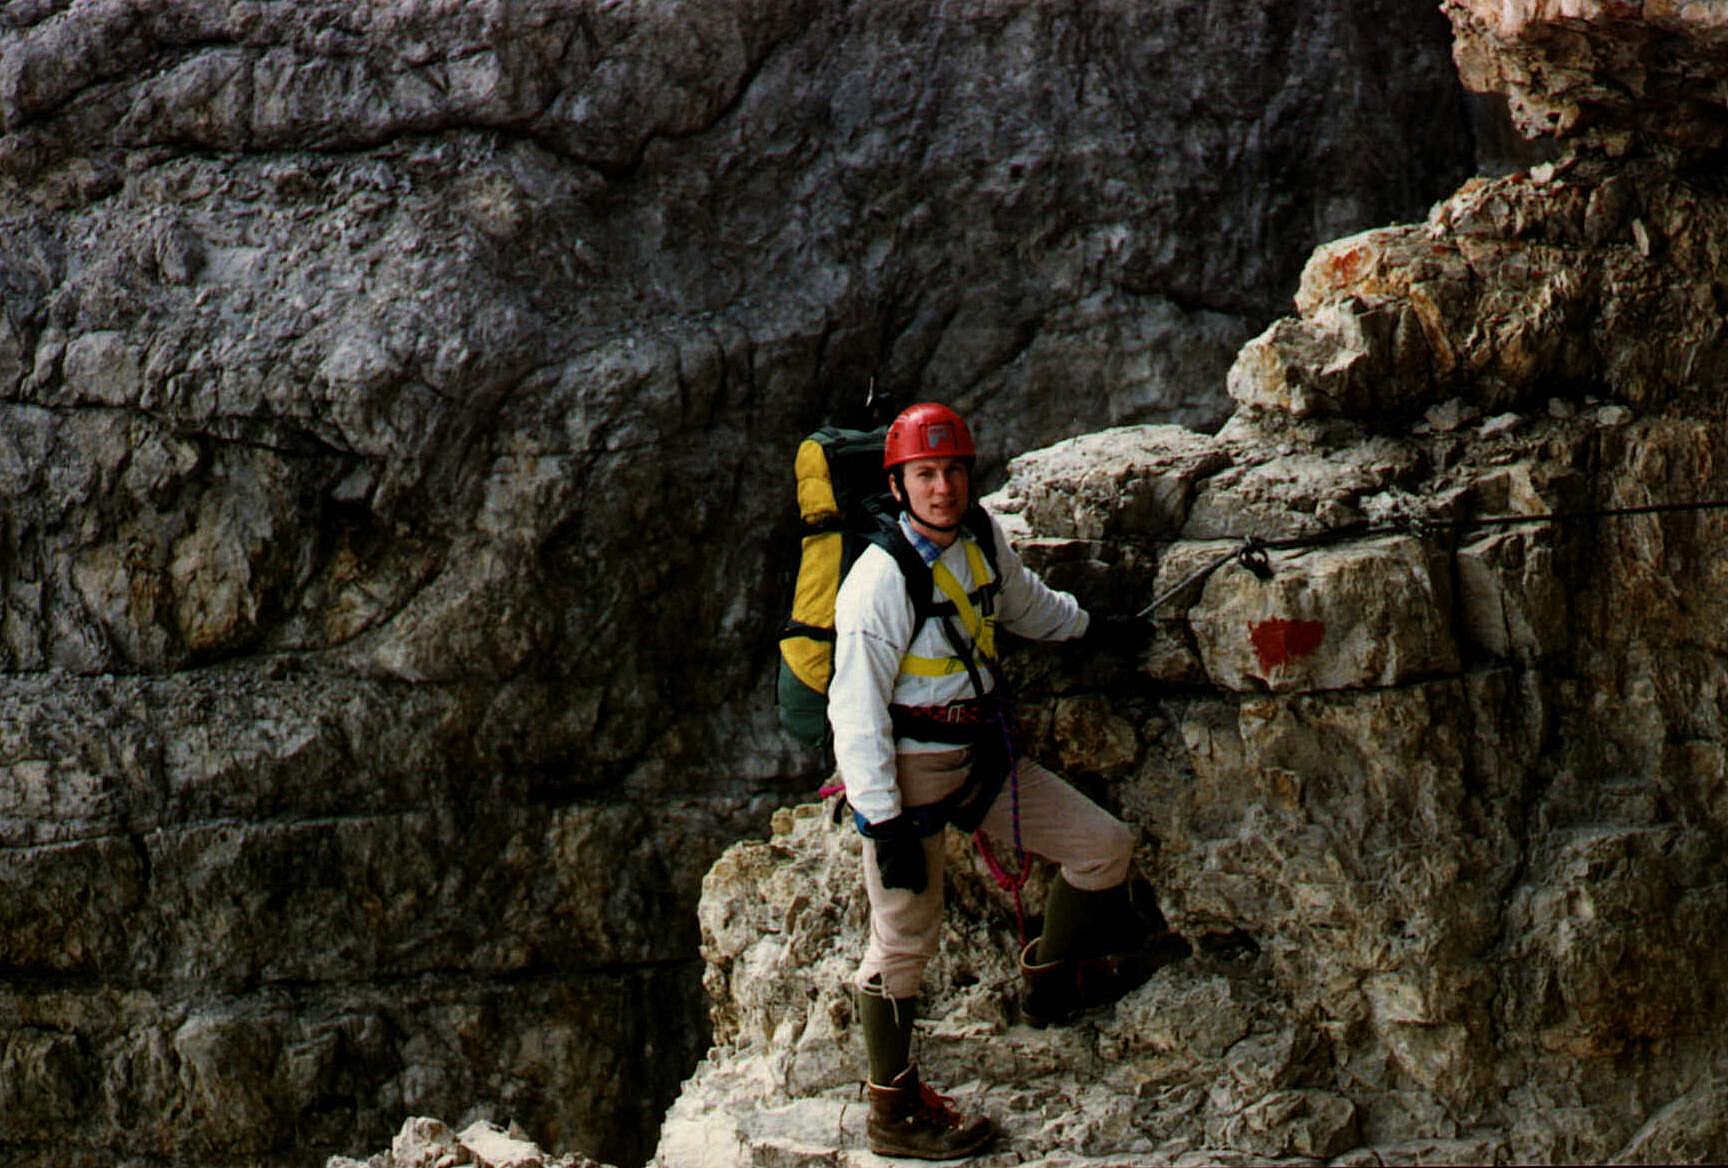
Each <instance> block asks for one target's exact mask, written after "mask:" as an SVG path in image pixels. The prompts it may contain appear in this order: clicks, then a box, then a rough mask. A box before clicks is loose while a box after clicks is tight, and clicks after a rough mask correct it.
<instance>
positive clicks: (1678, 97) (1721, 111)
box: [1441, 0, 1728, 152]
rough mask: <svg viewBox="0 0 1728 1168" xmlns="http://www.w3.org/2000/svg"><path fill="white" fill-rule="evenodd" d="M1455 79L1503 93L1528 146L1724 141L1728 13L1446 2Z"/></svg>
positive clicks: (1581, 2)
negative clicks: (1579, 141) (1540, 140)
mask: <svg viewBox="0 0 1728 1168" xmlns="http://www.w3.org/2000/svg"><path fill="white" fill-rule="evenodd" d="M1441 7H1442V8H1443V9H1444V10H1445V11H1446V14H1447V15H1448V16H1449V17H1451V19H1452V24H1453V27H1454V29H1455V30H1456V34H1457V47H1456V49H1455V55H1456V57H1457V60H1458V71H1459V73H1460V74H1461V75H1462V77H1463V79H1464V81H1465V84H1467V85H1469V86H1470V87H1471V88H1472V89H1476V90H1481V91H1493V92H1497V93H1503V94H1504V95H1506V97H1507V98H1509V104H1510V106H1511V110H1512V115H1513V118H1514V120H1515V121H1516V122H1517V124H1518V126H1519V128H1520V129H1521V130H1523V132H1524V133H1525V134H1527V135H1529V136H1530V137H1536V136H1537V135H1540V134H1548V135H1553V136H1556V137H1566V136H1586V137H1590V138H1594V139H1596V140H1598V141H1600V142H1602V143H1603V144H1604V145H1606V146H1608V147H1609V148H1610V149H1613V150H1615V151H1620V150H1624V149H1625V148H1626V146H1627V145H1628V144H1629V142H1631V141H1632V140H1634V139H1636V140H1639V141H1641V142H1643V143H1645V144H1648V145H1661V146H1665V147H1670V148H1675V149H1679V150H1683V151H1688V152H1690V151H1699V150H1713V149H1716V148H1718V147H1720V146H1721V145H1722V144H1723V143H1724V142H1728V95H1725V92H1724V90H1723V88H1722V85H1723V81H1724V80H1725V79H1728V13H1725V12H1724V11H1723V9H1722V6H1721V5H1720V4H1711V3H1698V2H1697V0H1643V2H1642V3H1636V4H1628V3H1624V2H1622V0H1445V2H1444V3H1443V4H1442V5H1441Z"/></svg>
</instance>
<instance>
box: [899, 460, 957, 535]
mask: <svg viewBox="0 0 1728 1168" xmlns="http://www.w3.org/2000/svg"><path fill="white" fill-rule="evenodd" d="M902 469H903V472H904V476H905V481H906V494H905V496H904V497H902V496H901V495H900V492H899V490H898V488H896V489H895V492H894V495H895V498H897V499H899V500H900V501H901V502H902V503H905V504H908V505H909V506H910V507H911V510H912V520H913V522H914V523H917V522H918V521H919V520H923V523H920V524H919V527H920V528H923V527H924V526H926V525H928V526H930V527H937V528H942V527H953V526H954V525H955V524H957V523H959V522H960V520H961V519H963V518H965V516H966V508H967V506H968V505H970V503H971V501H972V472H971V469H970V468H969V467H968V466H967V465H966V460H965V459H964V458H915V459H913V460H912V461H911V462H908V463H905V464H903V468H902ZM926 534H930V533H929V532H926Z"/></svg>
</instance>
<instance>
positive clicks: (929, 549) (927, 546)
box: [900, 511, 946, 566]
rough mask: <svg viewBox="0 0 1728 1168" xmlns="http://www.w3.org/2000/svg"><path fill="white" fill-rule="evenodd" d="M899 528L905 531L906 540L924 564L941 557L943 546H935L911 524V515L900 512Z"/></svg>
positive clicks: (933, 561) (929, 563)
mask: <svg viewBox="0 0 1728 1168" xmlns="http://www.w3.org/2000/svg"><path fill="white" fill-rule="evenodd" d="M900 530H901V531H903V532H905V533H906V542H907V543H909V544H911V545H912V549H913V550H914V551H916V552H917V553H918V557H919V559H921V560H923V561H924V563H925V565H926V566H932V565H934V564H935V563H936V561H937V560H939V559H941V558H942V553H943V552H944V551H945V550H946V549H945V548H940V547H937V546H936V544H934V543H933V542H931V540H930V539H929V537H927V536H926V535H925V534H924V533H923V532H921V531H919V530H918V529H917V528H916V527H913V526H912V517H911V516H910V515H908V514H906V512H904V511H902V512H900Z"/></svg>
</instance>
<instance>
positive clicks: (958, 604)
mask: <svg viewBox="0 0 1728 1168" xmlns="http://www.w3.org/2000/svg"><path fill="white" fill-rule="evenodd" d="M965 542H966V566H967V567H968V568H970V569H971V570H972V579H973V580H974V581H976V582H977V583H978V584H979V586H980V587H982V586H983V585H984V584H987V583H989V581H990V569H989V566H988V565H987V564H986V563H985V560H984V553H983V551H982V550H980V549H979V547H978V543H977V541H976V540H973V539H970V538H968V539H967V540H966V541H965ZM930 575H931V576H932V577H933V578H934V579H935V581H936V587H937V588H939V589H941V591H942V595H944V596H946V597H947V598H948V599H949V600H951V601H953V602H954V611H955V613H956V614H957V615H958V616H959V618H960V627H961V628H963V629H965V630H966V636H967V637H968V638H970V640H971V641H972V646H973V648H975V649H977V651H978V653H979V655H980V656H982V657H983V658H984V659H985V660H987V661H994V660H995V659H996V618H995V616H994V615H992V616H980V615H979V613H978V609H977V608H976V607H974V606H973V604H972V598H971V597H970V596H967V595H966V590H965V589H964V588H962V587H960V581H958V580H956V579H955V578H954V573H952V572H950V571H949V570H948V567H947V565H945V564H943V563H942V562H941V561H940V560H938V561H937V562H936V563H935V564H934V565H933V566H932V567H931V569H930ZM900 672H901V673H906V674H910V675H912V676H913V677H946V676H948V675H949V674H950V673H965V672H966V663H965V662H964V661H962V660H961V659H960V658H958V657H914V656H912V655H911V654H908V655H906V656H905V657H902V658H901V659H900Z"/></svg>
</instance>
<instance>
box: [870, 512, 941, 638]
mask: <svg viewBox="0 0 1728 1168" xmlns="http://www.w3.org/2000/svg"><path fill="white" fill-rule="evenodd" d="M864 538H865V539H867V540H869V542H871V543H873V544H875V545H876V546H877V547H879V548H881V549H882V550H883V551H885V552H887V553H888V554H889V555H891V556H893V557H894V562H895V563H896V564H897V565H899V567H900V575H901V576H902V577H904V578H905V580H906V595H907V596H908V597H910V598H911V601H912V635H913V636H914V637H916V636H917V635H918V630H919V629H921V628H923V627H924V622H925V621H927V620H929V619H930V616H931V614H932V613H933V612H934V611H935V607H936V602H935V599H934V593H935V588H936V585H935V581H934V578H933V577H932V576H931V574H930V565H929V564H926V563H925V562H924V557H923V556H921V555H919V554H918V549H917V548H915V547H913V546H912V541H911V540H909V539H907V538H906V533H905V532H903V531H901V530H900V524H899V523H898V522H897V521H892V520H884V521H883V522H882V523H881V525H880V526H879V527H878V528H877V529H876V530H875V531H872V532H870V533H869V534H868V535H866V536H865V537H864Z"/></svg>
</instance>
